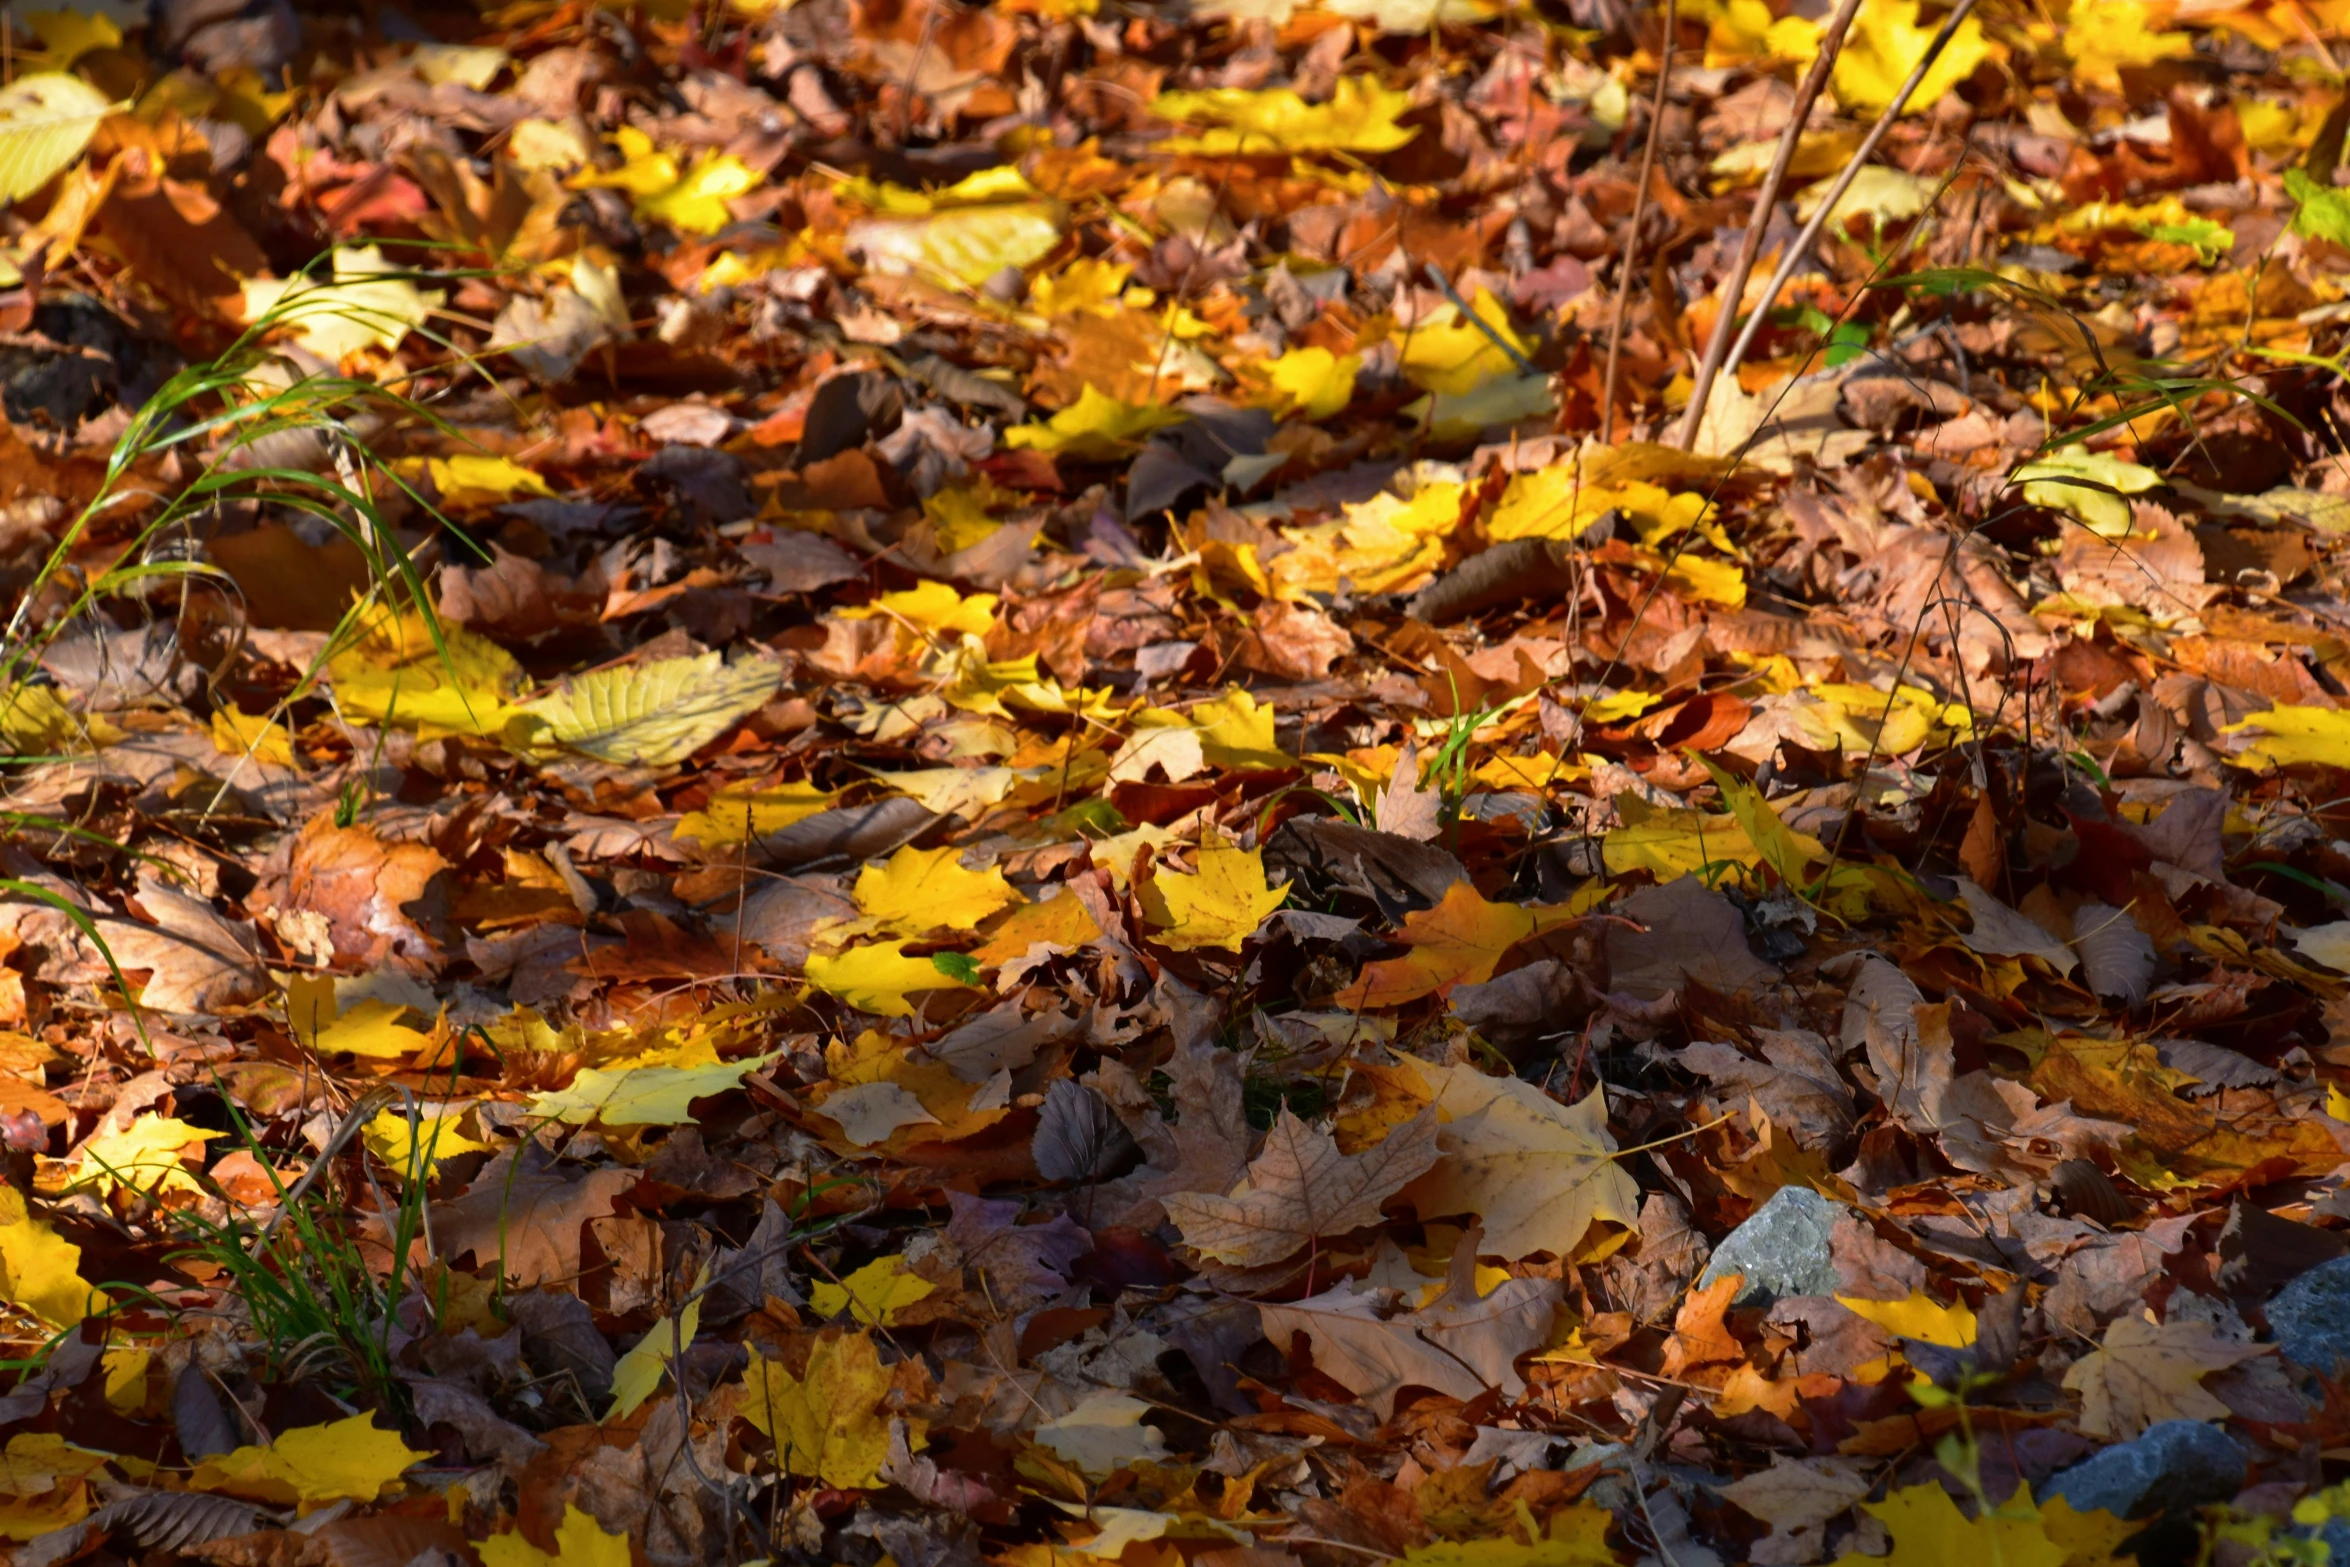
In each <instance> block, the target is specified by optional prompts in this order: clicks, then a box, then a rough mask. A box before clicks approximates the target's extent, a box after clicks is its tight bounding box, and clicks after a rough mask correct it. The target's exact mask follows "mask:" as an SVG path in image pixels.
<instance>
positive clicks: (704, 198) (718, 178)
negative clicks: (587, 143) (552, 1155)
mask: <svg viewBox="0 0 2350 1567" xmlns="http://www.w3.org/2000/svg"><path fill="white" fill-rule="evenodd" d="M612 145H613V146H614V147H616V148H618V149H619V151H620V158H621V161H620V166H619V167H618V168H614V169H586V170H582V171H581V172H580V173H578V174H575V175H573V176H572V177H571V179H570V181H569V184H570V187H571V188H572V189H573V190H589V189H595V188H599V187H601V188H607V189H612V190H624V191H626V192H628V194H629V196H630V197H631V198H632V200H633V203H634V205H635V208H636V211H637V213H638V215H639V216H641V217H648V218H656V219H658V220H660V221H661V222H663V223H666V224H668V225H669V226H670V227H671V228H673V229H676V230H677V231H678V232H680V233H683V234H715V233H717V232H718V231H719V230H720V229H722V228H724V227H726V225H727V224H729V223H731V222H733V221H734V215H733V214H732V213H730V212H729V211H728V210H727V207H726V202H727V199H728V198H729V197H733V196H740V195H743V194H745V193H746V192H748V191H750V190H752V189H754V188H756V187H757V185H758V184H759V180H760V175H759V173H758V171H757V170H755V169H752V168H751V167H750V166H749V165H747V164H745V163H744V162H743V161H742V160H741V159H739V158H737V157H735V156H734V155H733V154H732V153H714V154H711V155H709V156H706V157H704V158H703V159H702V160H701V161H699V162H698V163H696V164H695V165H694V166H693V167H692V168H691V169H681V168H679V167H678V163H677V160H676V159H675V158H673V157H671V156H670V155H669V154H668V153H666V152H662V151H660V150H659V149H657V148H656V147H654V145H653V139H652V137H650V136H648V135H646V134H645V133H644V132H643V131H641V130H639V129H637V128H636V127H635V126H633V125H624V126H622V127H621V128H620V129H619V130H618V131H616V132H614V133H613V136H612Z"/></svg>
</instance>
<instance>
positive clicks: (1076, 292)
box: [1028, 256, 1134, 317]
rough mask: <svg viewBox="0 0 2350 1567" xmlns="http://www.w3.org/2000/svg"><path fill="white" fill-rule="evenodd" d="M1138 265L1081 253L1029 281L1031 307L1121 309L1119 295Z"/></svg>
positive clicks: (1086, 311) (1089, 311)
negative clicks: (1048, 274)
mask: <svg viewBox="0 0 2350 1567" xmlns="http://www.w3.org/2000/svg"><path fill="white" fill-rule="evenodd" d="M1133 272H1134V268H1133V267H1132V266H1130V265H1128V264H1127V263H1125V262H1122V261H1110V260H1106V259H1104V258H1102V257H1099V256H1079V257H1078V258H1077V259H1076V260H1075V261H1072V262H1070V263H1069V264H1068V265H1067V266H1065V267H1063V268H1062V269H1061V270H1060V271H1059V272H1057V273H1055V274H1052V275H1051V276H1048V277H1040V278H1038V279H1037V280H1036V281H1035V282H1033V283H1031V284H1029V285H1028V304H1029V308H1030V309H1032V310H1034V311H1035V312H1036V313H1037V314H1039V315H1044V316H1056V317H1058V316H1074V315H1098V316H1110V315H1116V314H1117V313H1118V296H1119V295H1120V294H1123V293H1124V292H1125V291H1126V279H1127V278H1128V277H1130V276H1131V275H1133Z"/></svg>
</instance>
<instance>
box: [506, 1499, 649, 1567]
mask: <svg viewBox="0 0 2350 1567" xmlns="http://www.w3.org/2000/svg"><path fill="white" fill-rule="evenodd" d="M474 1549H475V1550H476V1551H477V1552H478V1553H479V1554H480V1556H481V1561H482V1567H628V1564H629V1555H628V1532H627V1531H626V1530H622V1531H620V1532H619V1533H617V1534H606V1533H605V1532H604V1529H603V1526H602V1525H601V1524H599V1523H597V1522H596V1519H595V1515H594V1514H592V1513H584V1512H581V1511H580V1510H579V1508H577V1507H576V1506H573V1505H572V1504H570V1503H568V1502H566V1503H565V1504H564V1506H563V1521H562V1523H560V1524H558V1525H557V1526H556V1528H555V1549H554V1550H553V1551H551V1552H550V1551H542V1550H540V1549H539V1548H538V1547H537V1546H535V1545H533V1544H531V1543H530V1542H529V1541H528V1540H526V1539H524V1538H523V1537H522V1536H521V1535H520V1534H519V1533H512V1534H494V1535H491V1536H490V1537H489V1538H488V1539H486V1540H483V1541H481V1542H480V1543H479V1544H477V1545H476V1546H475V1547H474Z"/></svg>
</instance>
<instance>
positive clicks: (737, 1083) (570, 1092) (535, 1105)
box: [530, 1055, 775, 1126]
mask: <svg viewBox="0 0 2350 1567" xmlns="http://www.w3.org/2000/svg"><path fill="white" fill-rule="evenodd" d="M774 1059H775V1057H774V1056H772V1055H764V1056H754V1057H751V1058H749V1059H747V1060H742V1061H706V1062H702V1063H699V1064H696V1065H690V1066H687V1065H672V1064H669V1063H666V1062H664V1063H662V1064H658V1065H653V1064H642V1063H640V1062H634V1061H632V1062H618V1063H615V1064H613V1065H612V1066H609V1067H593V1066H591V1067H583V1068H582V1069H581V1070H580V1072H579V1075H578V1076H576V1077H574V1078H573V1079H572V1080H571V1086H570V1087H569V1088H560V1089H556V1090H554V1091H552V1092H549V1093H543V1094H538V1095H534V1096H533V1097H532V1099H531V1101H530V1111H531V1114H533V1115H543V1116H547V1117H550V1118H552V1119H554V1120H557V1121H564V1122H568V1123H570V1124H571V1125H574V1126H584V1125H587V1124H588V1123H589V1122H591V1121H601V1122H602V1123H603V1124H604V1125H606V1126H680V1125H683V1124H684V1123H685V1122H687V1121H690V1120H692V1119H693V1118H694V1113H693V1103H694V1101H695V1100H697V1099H711V1098H715V1097H716V1096H718V1095H719V1094H724V1093H731V1092H732V1091H733V1090H735V1089H736V1088H739V1087H741V1086H742V1080H743V1074H744V1073H746V1072H756V1071H758V1070H759V1069H760V1068H761V1067H764V1066H766V1065H767V1063H769V1062H770V1061H773V1060H774Z"/></svg>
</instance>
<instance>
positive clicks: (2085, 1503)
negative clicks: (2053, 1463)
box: [2047, 1420, 2246, 1518]
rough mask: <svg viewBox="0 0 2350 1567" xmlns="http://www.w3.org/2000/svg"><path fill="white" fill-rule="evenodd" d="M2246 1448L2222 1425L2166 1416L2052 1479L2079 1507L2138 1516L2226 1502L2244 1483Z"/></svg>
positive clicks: (2057, 1491)
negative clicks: (2138, 1434) (2143, 1431)
mask: <svg viewBox="0 0 2350 1567" xmlns="http://www.w3.org/2000/svg"><path fill="white" fill-rule="evenodd" d="M2245 1467H2246V1465H2245V1459H2244V1449H2243V1448H2241V1447H2239V1446H2237V1445H2236V1440H2235V1438H2234V1437H2231V1436H2229V1435H2228V1434H2227V1433H2226V1432H2225V1431H2222V1430H2221V1429H2220V1428H2219V1427H2217V1426H2209V1425H2205V1424H2204V1423H2203V1422H2202V1421H2200V1420H2164V1421H2160V1422H2157V1423H2156V1424H2154V1425H2150V1426H2148V1427H2147V1428H2146V1430H2145V1433H2144V1434H2143V1435H2141V1436H2139V1437H2137V1438H2135V1439H2133V1440H2131V1441H2128V1442H2124V1443H2122V1444H2120V1445H2119V1446H2117V1447H2109V1448H2107V1449H2106V1450H2105V1451H2104V1452H2102V1453H2099V1454H2097V1455H2096V1456H2095V1457H2094V1458H2088V1459H2084V1460H2082V1461H2081V1462H2080V1463H2077V1464H2075V1465H2073V1466H2072V1467H2071V1468H2070V1469H2067V1470H2065V1471H2064V1472H2063V1473H2062V1474H2060V1475H2058V1476H2057V1477H2056V1478H2055V1479H2054V1480H2051V1481H2050V1482H2049V1483H2048V1493H2047V1494H2048V1495H2050V1496H2061V1497H2063V1498H2064V1499H2065V1500H2066V1501H2067V1502H2070V1503H2071V1504H2072V1506H2073V1510H2074V1511H2075V1512H2089V1511H2092V1510H2100V1511H2104V1512H2109V1513H2112V1514H2113V1515H2114V1516H2115V1517H2117V1518H2137V1517H2141V1516H2143V1515H2145V1514H2147V1513H2152V1512H2156V1511H2158V1510H2162V1509H2166V1508H2176V1507H2200V1506H2202V1505H2203V1504H2204V1503H2206V1502H2218V1501H2225V1500H2226V1499H2227V1498H2229V1497H2231V1496H2234V1495H2235V1494H2236V1493H2237V1492H2238V1491H2239V1490H2241V1489H2243V1486H2244V1472H2245Z"/></svg>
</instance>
